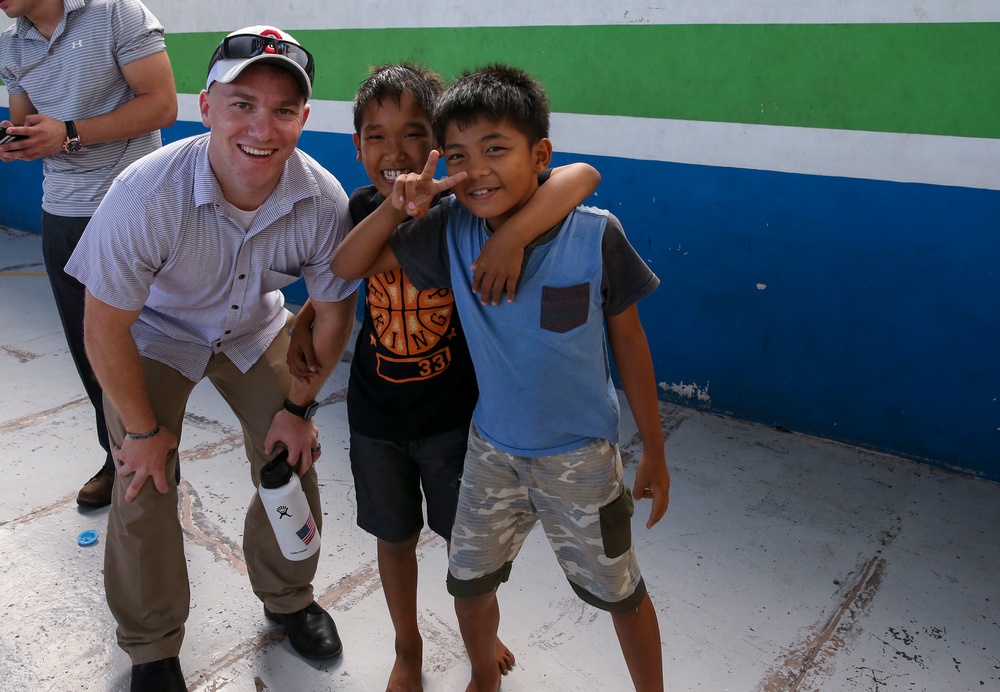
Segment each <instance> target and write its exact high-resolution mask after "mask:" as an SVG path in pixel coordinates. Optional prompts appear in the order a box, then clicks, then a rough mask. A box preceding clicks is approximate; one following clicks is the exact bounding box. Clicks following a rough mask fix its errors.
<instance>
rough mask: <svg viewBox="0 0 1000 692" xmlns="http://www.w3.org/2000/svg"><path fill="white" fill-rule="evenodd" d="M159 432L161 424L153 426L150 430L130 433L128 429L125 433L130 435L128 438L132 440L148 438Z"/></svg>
mask: <svg viewBox="0 0 1000 692" xmlns="http://www.w3.org/2000/svg"><path fill="white" fill-rule="evenodd" d="M158 432H160V426H159V425H157V426H156V427H155V428H153V429H152V430H150V431H149V432H144V433H130V432H128V431H127V430H126V431H125V434H126V435H128V439H130V440H148V439H149V438H151V437H153V436H154V435H155V434H156V433H158Z"/></svg>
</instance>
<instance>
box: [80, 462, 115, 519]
mask: <svg viewBox="0 0 1000 692" xmlns="http://www.w3.org/2000/svg"><path fill="white" fill-rule="evenodd" d="M114 484H115V472H114V471H111V470H109V469H106V468H102V469H101V470H100V471H98V472H97V473H96V474H95V475H94V477H93V478H91V479H90V480H89V481H87V482H86V483H84V485H83V487H82V488H80V493H79V494H78V495H77V496H76V504H78V505H80V506H81V507H87V508H90V509H96V508H98V507H107V506H108V505H110V504H111V487H112V486H113V485H114Z"/></svg>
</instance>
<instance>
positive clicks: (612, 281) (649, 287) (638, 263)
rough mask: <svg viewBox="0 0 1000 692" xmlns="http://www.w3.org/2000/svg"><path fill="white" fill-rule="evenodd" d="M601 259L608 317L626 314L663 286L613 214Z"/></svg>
mask: <svg viewBox="0 0 1000 692" xmlns="http://www.w3.org/2000/svg"><path fill="white" fill-rule="evenodd" d="M601 255H602V258H603V261H604V277H603V281H602V284H601V294H602V296H603V297H604V312H605V313H607V314H609V315H617V314H619V313H621V312H623V311H624V310H625V309H626V308H628V307H630V306H631V305H633V304H634V303H637V302H639V301H640V300H642V299H643V298H645V297H646V296H648V295H650V294H651V293H652V292H653V291H655V290H656V288H657V286H659V285H660V280H659V279H658V278H657V277H656V275H655V274H654V273H653V271H652V270H651V269H650V268H649V266H648V265H647V264H646V263H645V262H644V261H643V259H642V258H641V257H640V256H639V253H637V252H636V251H635V248H633V247H632V244H631V243H629V241H628V238H626V237H625V231H624V229H623V228H622V225H621V222H620V221H619V220H618V218H617V217H616V216H615V215H614V214H609V215H608V224H607V227H606V228H605V230H604V238H603V240H602V242H601Z"/></svg>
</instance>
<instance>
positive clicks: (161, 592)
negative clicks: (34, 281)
mask: <svg viewBox="0 0 1000 692" xmlns="http://www.w3.org/2000/svg"><path fill="white" fill-rule="evenodd" d="M287 350H288V336H287V332H286V331H282V332H281V333H280V334H279V335H278V337H277V338H275V340H274V342H273V343H272V344H271V346H270V347H269V348H268V349H267V351H266V352H265V353H264V355H263V356H262V357H261V358H260V360H258V361H257V362H256V363H255V364H254V365H253V367H252V368H250V370H249V371H248V372H246V373H241V372H240V371H239V369H238V368H237V367H236V366H235V365H234V364H233V363H232V361H230V360H229V358H228V357H226V356H224V355H221V354H216V355H213V356H212V359H211V360H210V361H209V363H208V366H207V367H206V368H205V374H204V377H207V378H208V379H209V380H210V381H211V382H212V384H213V385H214V386H215V388H216V389H217V390H218V391H219V393H220V394H221V395H222V397H223V398H224V399H225V400H226V402H227V403H228V404H229V406H230V408H232V410H233V412H234V413H235V414H236V416H237V417H238V418H239V420H240V424H241V425H242V427H243V437H244V441H245V444H246V453H247V457H248V458H249V460H250V478H251V481H252V483H253V487H254V488H256V486H257V483H258V480H259V473H260V469H261V467H262V466H263V465H264V464H265V463H267V461H268V457H267V456H266V455H265V454H264V437H265V435H266V434H267V430H268V428H269V427H270V425H271V419H272V418H273V417H274V414H275V413H276V412H277V411H279V410H280V409H281V407H282V404H283V403H284V400H285V397H286V396H287V393H288V391H289V389H290V387H291V375H290V374H289V372H288V366H287V365H286V364H285V354H286V352H287ZM143 368H144V371H145V377H146V387H147V391H149V392H150V398H151V400H152V405H153V409H154V411H155V413H156V420H157V422H158V423H159V424H160V425H161V426H165V427H167V428H169V429H170V430H172V431H173V432H174V433H175V434H176V435H177V437H178V440H179V439H180V437H181V428H182V423H183V420H184V411H185V408H186V406H187V401H188V397H189V396H190V394H191V390H192V389H194V386H195V383H194V382H191V381H190V380H188V379H187V378H185V377H184V376H183V375H181V374H180V373H178V372H177V371H176V370H174V369H173V368H171V367H169V366H167V365H164V364H163V363H160V362H158V361H155V360H151V359H148V358H143ZM105 406H106V409H107V417H108V430H109V432H110V436H111V441H112V444H113V445H114V447H115V448H116V449H117V448H120V447H121V443H122V440H123V439H124V437H125V430H124V428H123V426H122V423H121V421H120V420H119V417H118V413H117V411H116V410H115V409H114V407H113V404H112V403H111V401H110V400H107V399H106V401H105ZM176 466H177V453H176V452H172V453H171V454H170V455H169V456H168V457H167V468H166V475H167V483H168V484H169V486H170V489H169V491H168V492H167V493H166V494H165V495H161V494H160V493H159V492H157V490H156V488H155V487H154V486H153V482H152V480H147V481H146V483H145V485H144V486H143V488H142V490H141V491H140V492H139V494H138V495H137V496H136V498H135V500H133V501H132V502H125V489H126V488H127V487H128V481H129V480H130V478H131V477H128V478H116V479H115V485H114V495H113V499H112V503H111V512H110V515H109V516H108V538H107V544H106V546H105V558H104V583H105V590H106V592H107V598H108V606H109V607H110V609H111V613H112V614H113V615H114V617H115V620H116V621H117V622H118V630H117V632H118V645H119V646H120V647H121V648H122V649H124V650H125V652H126V653H127V654H128V655H129V657H130V658H131V659H132V663H133V664H139V663H147V662H149V661H156V660H159V659H161V658H168V657H171V656H177V655H178V654H179V652H180V649H181V641H182V639H183V637H184V623H185V621H186V620H187V616H188V608H189V605H190V597H191V594H190V588H189V585H188V575H187V562H186V560H185V557H184V541H183V535H182V530H181V525H180V519H179V517H178V512H177V482H176V481H175V480H174V479H175V469H176ZM302 487H303V489H304V490H305V492H306V496H307V497H308V499H309V504H310V507H311V509H312V513H313V517H315V518H316V523H317V528H319V529H320V530H321V529H322V526H320V523H321V521H322V516H323V513H322V512H321V511H320V504H319V488H318V484H317V478H316V471H315V469H310V470H309V471H308V472H307V473H306V474H305V475H304V476H303V477H302ZM248 490H249V487H248ZM243 552H244V557H245V559H246V564H247V572H248V573H249V576H250V583H251V586H252V587H253V590H254V593H255V594H257V597H258V598H260V600H261V601H263V602H264V605H265V606H266V607H267V608H268V610H270V611H271V612H276V613H291V612H295V611H297V610H301V609H302V608H305V607H306V606H307V605H309V604H310V603H311V602H312V600H313V590H312V580H313V577H314V576H315V574H316V566H317V564H318V562H319V553H317V554H316V555H313V556H312V557H311V558H309V559H307V560H303V561H301V562H293V561H290V560H287V559H285V558H284V556H282V554H281V550H280V549H279V548H278V543H277V540H276V539H275V537H274V533H273V531H272V530H271V525H270V523H269V522H268V519H267V516H266V514H265V512H264V509H263V507H262V505H261V502H260V498H259V497H258V496H257V493H256V492H254V493H253V494H252V498H251V500H250V506H249V508H248V509H247V514H246V521H245V524H244V532H243Z"/></svg>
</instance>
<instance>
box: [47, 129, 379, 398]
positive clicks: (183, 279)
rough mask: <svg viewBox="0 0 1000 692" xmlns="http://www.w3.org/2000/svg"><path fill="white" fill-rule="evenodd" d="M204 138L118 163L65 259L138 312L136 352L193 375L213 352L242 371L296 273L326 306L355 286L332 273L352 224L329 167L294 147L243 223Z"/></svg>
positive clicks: (257, 352) (109, 299)
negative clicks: (211, 161)
mask: <svg viewBox="0 0 1000 692" xmlns="http://www.w3.org/2000/svg"><path fill="white" fill-rule="evenodd" d="M210 136H211V135H209V134H203V135H197V136H195V137H189V138H187V139H183V140H180V141H178V142H173V143H172V144H169V145H167V146H165V147H163V148H162V149H160V150H159V151H156V152H154V153H152V154H150V155H149V156H147V157H145V158H143V159H142V160H140V161H137V162H136V163H134V164H132V165H131V166H130V167H128V168H127V169H125V171H124V172H123V173H122V174H121V175H120V176H119V177H118V178H117V179H116V180H115V182H114V183H113V184H112V185H111V189H110V190H109V191H108V194H107V196H106V197H105V198H104V201H103V202H101V205H100V206H99V207H98V209H97V211H96V212H95V213H94V216H93V218H92V219H91V220H90V223H89V224H88V225H87V230H86V231H85V232H84V234H83V237H82V238H81V240H80V243H79V245H77V248H76V251H75V252H74V253H73V256H72V257H71V258H70V261H69V263H68V264H67V265H66V271H67V272H68V273H69V274H71V275H73V276H75V277H76V278H77V279H79V280H80V281H81V282H82V283H83V284H84V285H86V287H87V289H88V290H89V291H90V292H91V293H92V294H93V295H94V296H95V297H96V298H97V299H99V300H101V301H103V302H105V303H107V304H109V305H111V306H112V307H116V308H120V309H122V310H128V311H136V310H141V312H140V313H139V317H138V319H137V320H136V322H135V323H134V324H133V326H132V335H133V336H134V337H135V340H136V345H137V346H138V348H139V353H140V354H142V355H143V356H146V357H148V358H152V359H154V360H157V361H160V362H162V363H165V364H167V365H169V366H171V367H172V368H174V369H175V370H177V371H178V372H180V373H181V374H182V375H184V376H185V377H187V378H188V379H190V380H191V381H193V382H197V381H199V380H200V379H201V378H202V376H203V375H204V372H205V367H206V366H207V365H208V361H209V358H210V357H211V356H212V354H214V353H224V354H225V355H226V356H228V357H229V358H230V360H232V361H233V363H234V364H235V365H236V366H237V367H238V368H239V369H240V370H241V371H242V372H246V371H247V370H249V369H250V366H252V365H253V364H254V363H255V362H256V361H257V360H258V359H259V358H260V357H261V355H262V354H263V353H264V351H265V349H267V347H268V346H269V345H270V344H271V342H272V341H273V340H274V338H275V336H277V335H278V333H279V332H280V331H281V329H282V327H283V325H284V323H285V316H286V314H287V312H286V310H285V309H284V297H283V295H282V293H281V291H280V290H279V289H280V288H282V287H283V286H287V285H289V284H291V283H292V282H293V281H295V280H296V279H297V278H298V277H300V276H303V277H305V283H306V288H307V290H308V292H309V295H310V296H311V297H312V298H314V299H315V300H320V301H326V302H330V301H337V300H342V299H344V298H346V297H348V296H350V295H351V293H353V292H354V291H355V290H356V289H357V287H358V284H359V283H360V282H358V281H344V280H342V279H340V278H338V277H336V276H334V275H333V273H332V272H331V271H330V260H331V258H332V256H333V251H334V249H335V248H336V247H337V245H338V244H339V243H340V241H341V240H343V238H344V236H346V235H347V233H348V232H349V231H350V229H351V220H350V214H349V212H348V209H347V195H346V193H345V192H344V189H343V188H342V187H341V185H340V183H339V182H338V181H337V179H336V178H335V177H334V176H333V175H332V174H331V173H330V172H328V171H327V170H326V169H325V168H323V167H322V166H321V165H320V164H319V163H317V162H316V161H315V160H313V159H312V158H310V157H309V156H308V155H307V154H305V153H304V152H302V151H301V150H298V149H296V150H295V152H294V153H293V154H292V156H291V157H290V158H289V159H288V161H287V162H286V163H285V168H284V171H283V172H282V174H281V178H280V179H279V181H278V184H277V186H276V187H275V189H274V191H273V192H272V193H271V195H270V196H269V197H268V198H267V201H265V202H264V204H263V205H261V207H260V209H259V210H258V211H257V213H256V215H255V216H254V218H253V221H252V222H251V224H250V226H249V228H247V229H246V230H245V231H244V229H243V228H242V227H241V226H240V223H239V220H238V214H236V213H234V212H233V211H232V206H231V205H230V204H229V203H228V202H227V201H226V199H225V198H224V197H223V194H222V190H221V188H220V187H219V183H218V182H217V181H216V179H215V176H214V174H213V173H212V168H211V166H210V165H209V161H208V144H209V138H210Z"/></svg>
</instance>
